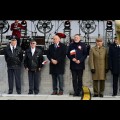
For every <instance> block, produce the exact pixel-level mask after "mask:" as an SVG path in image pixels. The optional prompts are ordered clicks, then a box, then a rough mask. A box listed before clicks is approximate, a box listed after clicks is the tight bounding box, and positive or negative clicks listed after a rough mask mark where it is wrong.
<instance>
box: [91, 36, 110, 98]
mask: <svg viewBox="0 0 120 120" xmlns="http://www.w3.org/2000/svg"><path fill="white" fill-rule="evenodd" d="M107 64H108V62H107V50H106V48H105V47H103V40H102V39H101V38H97V39H96V46H94V47H92V48H91V49H90V54H89V65H90V69H91V73H92V79H93V91H94V96H93V97H98V96H100V97H103V92H104V88H105V79H106V73H107V72H108V65H107ZM99 88H100V89H99Z"/></svg>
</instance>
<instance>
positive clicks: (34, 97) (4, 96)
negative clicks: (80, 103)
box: [0, 94, 120, 100]
mask: <svg viewBox="0 0 120 120" xmlns="http://www.w3.org/2000/svg"><path fill="white" fill-rule="evenodd" d="M0 100H81V97H73V96H72V95H62V96H58V95H54V96H53V95H16V94H12V95H8V94H1V95H0ZM91 100H120V96H116V97H112V96H104V97H103V98H100V97H96V98H93V97H92V99H91Z"/></svg>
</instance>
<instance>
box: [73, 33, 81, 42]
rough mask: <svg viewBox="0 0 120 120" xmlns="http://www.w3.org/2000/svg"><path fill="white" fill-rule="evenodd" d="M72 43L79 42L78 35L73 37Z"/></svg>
mask: <svg viewBox="0 0 120 120" xmlns="http://www.w3.org/2000/svg"><path fill="white" fill-rule="evenodd" d="M74 42H75V43H78V42H80V36H79V35H75V36H74Z"/></svg>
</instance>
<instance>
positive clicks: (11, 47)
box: [10, 44, 16, 53]
mask: <svg viewBox="0 0 120 120" xmlns="http://www.w3.org/2000/svg"><path fill="white" fill-rule="evenodd" d="M13 47H14V49H15V48H16V45H15V46H12V45H11V44H10V49H11V51H12V53H13Z"/></svg>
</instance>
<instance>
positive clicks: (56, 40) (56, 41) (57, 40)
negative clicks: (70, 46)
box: [53, 35, 60, 44]
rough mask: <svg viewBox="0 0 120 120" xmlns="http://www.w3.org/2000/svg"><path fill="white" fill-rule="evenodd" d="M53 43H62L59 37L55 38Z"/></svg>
mask: <svg viewBox="0 0 120 120" xmlns="http://www.w3.org/2000/svg"><path fill="white" fill-rule="evenodd" d="M53 42H54V44H57V43H59V42H60V38H59V37H58V36H57V35H55V36H54V37H53Z"/></svg>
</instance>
